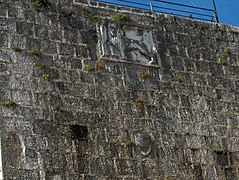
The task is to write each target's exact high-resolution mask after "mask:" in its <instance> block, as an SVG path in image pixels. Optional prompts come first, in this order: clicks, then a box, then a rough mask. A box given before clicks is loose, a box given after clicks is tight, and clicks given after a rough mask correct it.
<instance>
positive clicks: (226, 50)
mask: <svg viewBox="0 0 239 180" xmlns="http://www.w3.org/2000/svg"><path fill="white" fill-rule="evenodd" d="M223 54H225V55H228V54H231V51H230V50H229V49H228V48H223Z"/></svg>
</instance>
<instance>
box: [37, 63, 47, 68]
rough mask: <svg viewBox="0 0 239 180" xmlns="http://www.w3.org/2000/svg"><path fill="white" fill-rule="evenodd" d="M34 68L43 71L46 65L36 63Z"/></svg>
mask: <svg viewBox="0 0 239 180" xmlns="http://www.w3.org/2000/svg"><path fill="white" fill-rule="evenodd" d="M36 67H37V68H38V69H41V70H44V69H45V68H46V65H45V64H43V63H40V62H38V63H36Z"/></svg>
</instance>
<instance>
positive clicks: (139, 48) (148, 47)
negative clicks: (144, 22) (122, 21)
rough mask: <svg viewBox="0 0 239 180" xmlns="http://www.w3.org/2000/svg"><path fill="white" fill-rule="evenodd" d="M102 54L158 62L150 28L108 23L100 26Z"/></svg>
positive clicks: (147, 62) (122, 58) (131, 59)
mask: <svg viewBox="0 0 239 180" xmlns="http://www.w3.org/2000/svg"><path fill="white" fill-rule="evenodd" d="M99 32H100V38H101V39H100V46H101V55H102V56H103V57H109V58H113V59H117V60H124V61H131V62H140V63H143V64H158V62H157V58H156V48H155V45H154V42H153V35H152V31H151V30H150V29H149V28H143V27H136V26H129V25H121V26H120V25H118V24H115V23H106V24H104V25H101V26H100V31H99Z"/></svg>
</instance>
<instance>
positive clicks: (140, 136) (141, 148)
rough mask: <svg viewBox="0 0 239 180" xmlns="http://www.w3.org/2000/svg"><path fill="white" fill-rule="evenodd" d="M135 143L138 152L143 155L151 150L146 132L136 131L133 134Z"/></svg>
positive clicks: (149, 138)
mask: <svg viewBox="0 0 239 180" xmlns="http://www.w3.org/2000/svg"><path fill="white" fill-rule="evenodd" d="M134 139H135V145H136V148H137V150H138V152H139V153H140V154H142V155H144V156H147V155H149V154H150V153H151V151H152V142H151V137H150V136H149V135H148V134H147V133H145V132H144V133H136V134H135V135H134Z"/></svg>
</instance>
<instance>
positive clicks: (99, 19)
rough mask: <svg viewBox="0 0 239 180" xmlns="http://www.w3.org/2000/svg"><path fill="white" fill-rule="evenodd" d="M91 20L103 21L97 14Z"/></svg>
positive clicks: (95, 21)
mask: <svg viewBox="0 0 239 180" xmlns="http://www.w3.org/2000/svg"><path fill="white" fill-rule="evenodd" d="M91 20H92V21H93V22H94V23H101V22H102V19H101V17H100V16H97V15H95V16H92V17H91Z"/></svg>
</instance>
